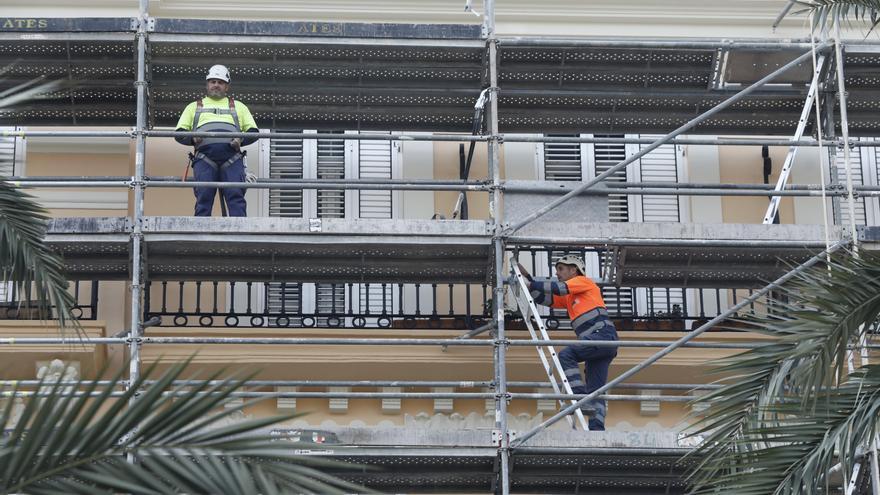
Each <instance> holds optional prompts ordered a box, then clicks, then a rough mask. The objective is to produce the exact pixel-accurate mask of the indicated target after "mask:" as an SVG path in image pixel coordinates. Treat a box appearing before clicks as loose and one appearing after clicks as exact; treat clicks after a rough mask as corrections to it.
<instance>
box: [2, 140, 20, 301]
mask: <svg viewBox="0 0 880 495" xmlns="http://www.w3.org/2000/svg"><path fill="white" fill-rule="evenodd" d="M0 130H2V131H14V130H16V128H15V127H0ZM21 144H22V142H21V138H17V137H14V136H0V177H10V176H13V175H15V173H16V171H17V169H18V167H17V166H16V162H15V158H16V152H18V151H19V149H18V147H19V146H21ZM11 297H12V284H11V283H4V282H0V302H7V300H9V299H11Z"/></svg>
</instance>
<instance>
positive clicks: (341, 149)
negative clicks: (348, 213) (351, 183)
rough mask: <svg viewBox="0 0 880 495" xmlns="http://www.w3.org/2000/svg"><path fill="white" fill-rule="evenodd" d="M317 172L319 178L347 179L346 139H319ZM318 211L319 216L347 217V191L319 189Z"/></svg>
mask: <svg viewBox="0 0 880 495" xmlns="http://www.w3.org/2000/svg"><path fill="white" fill-rule="evenodd" d="M334 134H335V133H334ZM340 134H341V133H340ZM316 174H317V178H318V179H319V180H321V179H323V180H330V179H345V139H320V140H318V157H317V172H316ZM317 212H318V218H345V191H344V190H341V189H335V190H334V189H319V190H318V206H317Z"/></svg>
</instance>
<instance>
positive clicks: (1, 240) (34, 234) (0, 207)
mask: <svg viewBox="0 0 880 495" xmlns="http://www.w3.org/2000/svg"><path fill="white" fill-rule="evenodd" d="M48 219H49V217H48V215H47V212H46V210H44V209H43V208H42V207H40V205H39V204H37V203H36V201H35V200H34V198H33V196H30V195H28V194H26V193H24V192H23V191H21V190H20V189H19V188H17V187H14V186H13V185H11V184H9V183H7V182H3V181H2V180H0V281H2V282H4V283H5V282H12V283H13V284H14V285H15V286H16V291H17V292H18V293H19V294H31V293H33V297H34V298H35V299H36V303H37V309H38V311H39V314H40V317H41V318H43V319H46V318H50V317H52V313H51V309H50V308H51V307H52V306H55V308H56V315H55V317H56V318H58V322H59V325H60V326H61V328H62V329H63V328H65V327H67V326H69V325H70V324H71V322H73V326H74V327H75V328H77V329H79V326H78V323H77V320H76V319H75V318H72V317H71V315H70V311H71V309H73V307H74V305H75V304H76V301H75V300H74V298H73V295H72V294H70V293H69V292H68V290H67V278H66V277H65V275H64V265H63V262H62V260H61V258H60V257H59V256H58V255H57V254H55V253H53V252H52V251H50V250H49V249H48V248H47V247H46V245H45V243H44V242H43V239H44V237H45V235H46V222H47V221H48ZM32 286H33V287H35V288H36V289H35V290H33V291H31V287H32ZM30 303H31V301H22V304H24V305H27V304H30Z"/></svg>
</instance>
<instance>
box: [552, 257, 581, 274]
mask: <svg viewBox="0 0 880 495" xmlns="http://www.w3.org/2000/svg"><path fill="white" fill-rule="evenodd" d="M560 263H561V264H563V265H573V266H575V267H577V269H578V270H580V272H581V275H586V274H587V270H586V267H585V266H584V260H582V259H581V258H580V257H579V256H575V255H573V254H567V255H565V256H563V257H562V258H559V261H557V262H556V264H557V265H558V264H560Z"/></svg>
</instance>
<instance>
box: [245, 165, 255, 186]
mask: <svg viewBox="0 0 880 495" xmlns="http://www.w3.org/2000/svg"><path fill="white" fill-rule="evenodd" d="M244 181H245V182H247V183H248V184H253V183H254V182H256V181H257V174H255V173H253V172H251V171H250V170H248V169H244Z"/></svg>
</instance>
